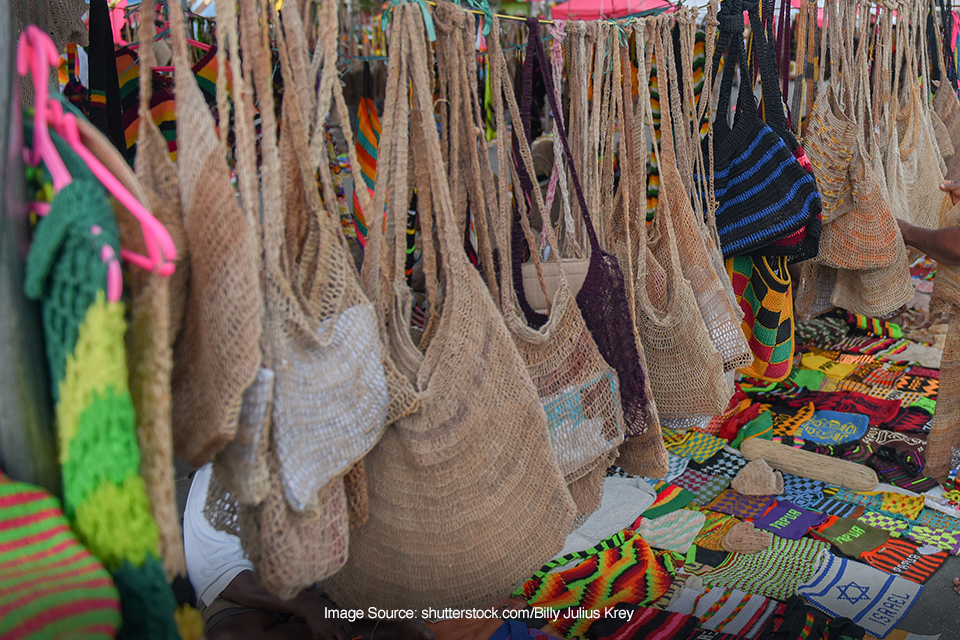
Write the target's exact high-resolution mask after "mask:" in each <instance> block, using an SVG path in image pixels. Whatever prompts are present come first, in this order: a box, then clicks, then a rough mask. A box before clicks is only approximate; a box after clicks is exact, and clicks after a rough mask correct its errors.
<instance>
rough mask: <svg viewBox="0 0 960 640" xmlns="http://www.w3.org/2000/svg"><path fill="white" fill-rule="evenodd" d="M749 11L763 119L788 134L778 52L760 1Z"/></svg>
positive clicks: (775, 128)
mask: <svg viewBox="0 0 960 640" xmlns="http://www.w3.org/2000/svg"><path fill="white" fill-rule="evenodd" d="M747 11H748V15H749V16H750V30H751V32H752V33H753V42H754V48H755V51H756V56H757V63H758V65H757V66H759V68H760V88H761V90H762V93H763V121H764V122H766V123H767V126H768V127H770V128H771V129H773V130H774V131H776V132H777V133H778V134H780V136H784V135H788V134H789V128H788V127H787V119H786V117H785V116H784V113H783V96H782V95H781V93H780V83H779V81H778V78H777V61H776V52H775V51H774V46H773V42H772V40H771V38H770V34H769V33H768V30H767V29H766V28H764V26H763V24H762V22H761V20H760V13H759V2H754V3H751V4H750V5H749V6H748V9H747ZM771 23H772V21H771ZM791 151H792V149H791Z"/></svg>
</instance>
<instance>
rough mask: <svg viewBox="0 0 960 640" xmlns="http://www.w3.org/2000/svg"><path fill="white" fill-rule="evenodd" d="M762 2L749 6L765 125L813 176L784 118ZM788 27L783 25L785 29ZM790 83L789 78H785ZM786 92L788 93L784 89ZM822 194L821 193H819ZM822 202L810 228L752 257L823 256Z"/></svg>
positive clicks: (815, 204)
mask: <svg viewBox="0 0 960 640" xmlns="http://www.w3.org/2000/svg"><path fill="white" fill-rule="evenodd" d="M759 9H760V5H759V2H752V3H751V4H750V6H749V11H748V15H749V17H750V29H751V33H752V34H753V43H754V47H755V50H756V60H757V63H758V66H759V71H760V78H761V88H762V90H763V110H762V112H763V121H764V122H765V123H766V125H767V126H768V127H770V128H771V129H773V131H774V132H775V133H776V134H777V135H779V136H780V138H781V139H782V140H783V142H784V143H785V144H786V145H787V149H788V150H789V151H790V153H792V154H793V157H794V158H796V160H797V163H798V164H799V165H800V167H801V168H802V169H803V170H804V171H805V172H807V173H809V174H810V175H813V167H812V166H811V164H810V160H809V159H808V158H807V154H806V152H805V151H804V150H803V147H801V146H800V144H799V143H798V142H797V139H796V138H795V137H794V135H793V132H792V131H790V127H789V126H788V123H787V119H786V116H785V115H784V106H783V95H782V94H781V93H780V87H779V84H780V83H779V79H778V78H777V68H776V58H777V55H776V53H775V52H774V43H773V22H774V21H773V20H772V19H770V20H768V22H767V27H766V28H764V26H763V25H762V24H761V21H760V13H759ZM783 26H784V25H781V27H783ZM784 81H786V78H784ZM784 91H786V89H784ZM818 194H819V191H818ZM821 206H822V205H821V202H820V199H819V195H818V197H817V199H816V201H815V202H812V203H811V205H810V207H809V214H810V217H809V218H808V219H807V223H806V225H805V226H804V227H803V228H802V229H800V230H798V231H796V232H794V233H792V234H790V235H789V236H787V237H786V238H783V239H781V240H777V241H776V242H774V243H772V244H770V245H768V246H766V247H763V248H761V249H758V250H756V251H754V252H752V255H765V256H785V257H787V258H788V259H789V262H790V263H794V262H802V261H804V260H809V259H811V258H815V257H817V254H818V253H819V252H820V233H821V229H822V222H821V220H822V214H821Z"/></svg>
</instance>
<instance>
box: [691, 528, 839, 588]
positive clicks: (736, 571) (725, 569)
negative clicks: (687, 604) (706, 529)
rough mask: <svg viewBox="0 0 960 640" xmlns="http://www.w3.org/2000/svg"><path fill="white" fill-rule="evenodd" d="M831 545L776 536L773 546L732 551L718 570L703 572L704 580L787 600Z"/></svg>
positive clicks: (811, 573) (813, 570)
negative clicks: (745, 551)
mask: <svg viewBox="0 0 960 640" xmlns="http://www.w3.org/2000/svg"><path fill="white" fill-rule="evenodd" d="M829 546H830V545H828V544H827V543H826V542H823V541H821V540H814V539H813V538H801V539H800V540H787V539H785V538H781V537H779V536H774V537H773V542H772V544H771V545H770V547H769V548H768V549H765V550H763V551H761V552H760V553H754V554H741V553H731V554H730V557H729V558H727V560H726V561H725V562H724V563H723V564H722V565H720V566H719V567H717V568H716V570H714V571H711V572H709V573H707V574H704V576H703V582H704V584H709V585H713V586H725V587H729V588H731V589H741V590H743V591H746V592H747V593H753V594H758V595H762V596H766V597H768V598H776V599H778V600H786V599H787V598H789V597H790V596H791V595H794V594H795V593H797V587H798V586H799V585H801V584H804V583H807V582H809V581H810V580H811V579H812V578H813V576H814V573H815V570H816V566H817V565H816V562H815V561H816V560H818V559H819V558H820V557H821V554H823V553H829V551H828V549H829Z"/></svg>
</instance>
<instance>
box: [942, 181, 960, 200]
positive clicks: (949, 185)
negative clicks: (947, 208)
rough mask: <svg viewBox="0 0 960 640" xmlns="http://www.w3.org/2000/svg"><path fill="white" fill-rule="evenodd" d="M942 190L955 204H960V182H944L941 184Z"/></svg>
mask: <svg viewBox="0 0 960 640" xmlns="http://www.w3.org/2000/svg"><path fill="white" fill-rule="evenodd" d="M940 190H941V191H946V192H947V193H949V194H950V200H951V201H952V202H953V204H957V203H958V202H960V181H957V180H944V181H943V182H941V183H940Z"/></svg>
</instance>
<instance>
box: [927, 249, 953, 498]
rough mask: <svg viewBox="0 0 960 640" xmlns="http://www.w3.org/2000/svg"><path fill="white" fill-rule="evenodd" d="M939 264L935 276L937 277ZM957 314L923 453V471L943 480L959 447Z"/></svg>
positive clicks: (942, 361) (951, 318)
mask: <svg viewBox="0 0 960 640" xmlns="http://www.w3.org/2000/svg"><path fill="white" fill-rule="evenodd" d="M940 268H942V267H938V273H937V278H939V277H940V274H939V269H940ZM957 398H960V316H958V314H957V309H956V307H953V311H952V313H951V314H950V329H949V330H948V331H947V342H946V344H945V345H944V347H943V358H941V360H940V393H939V395H938V396H937V409H936V412H935V413H934V414H933V423H932V425H931V428H930V434H929V435H928V436H927V446H926V448H925V449H924V456H925V457H926V459H927V464H926V467H924V473H925V474H927V475H928V476H931V477H933V478H936V479H938V480H941V481H942V480H945V479H946V477H947V475H948V473H949V472H950V458H951V456H952V451H953V448H954V447H957V446H960V402H958V401H957Z"/></svg>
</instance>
